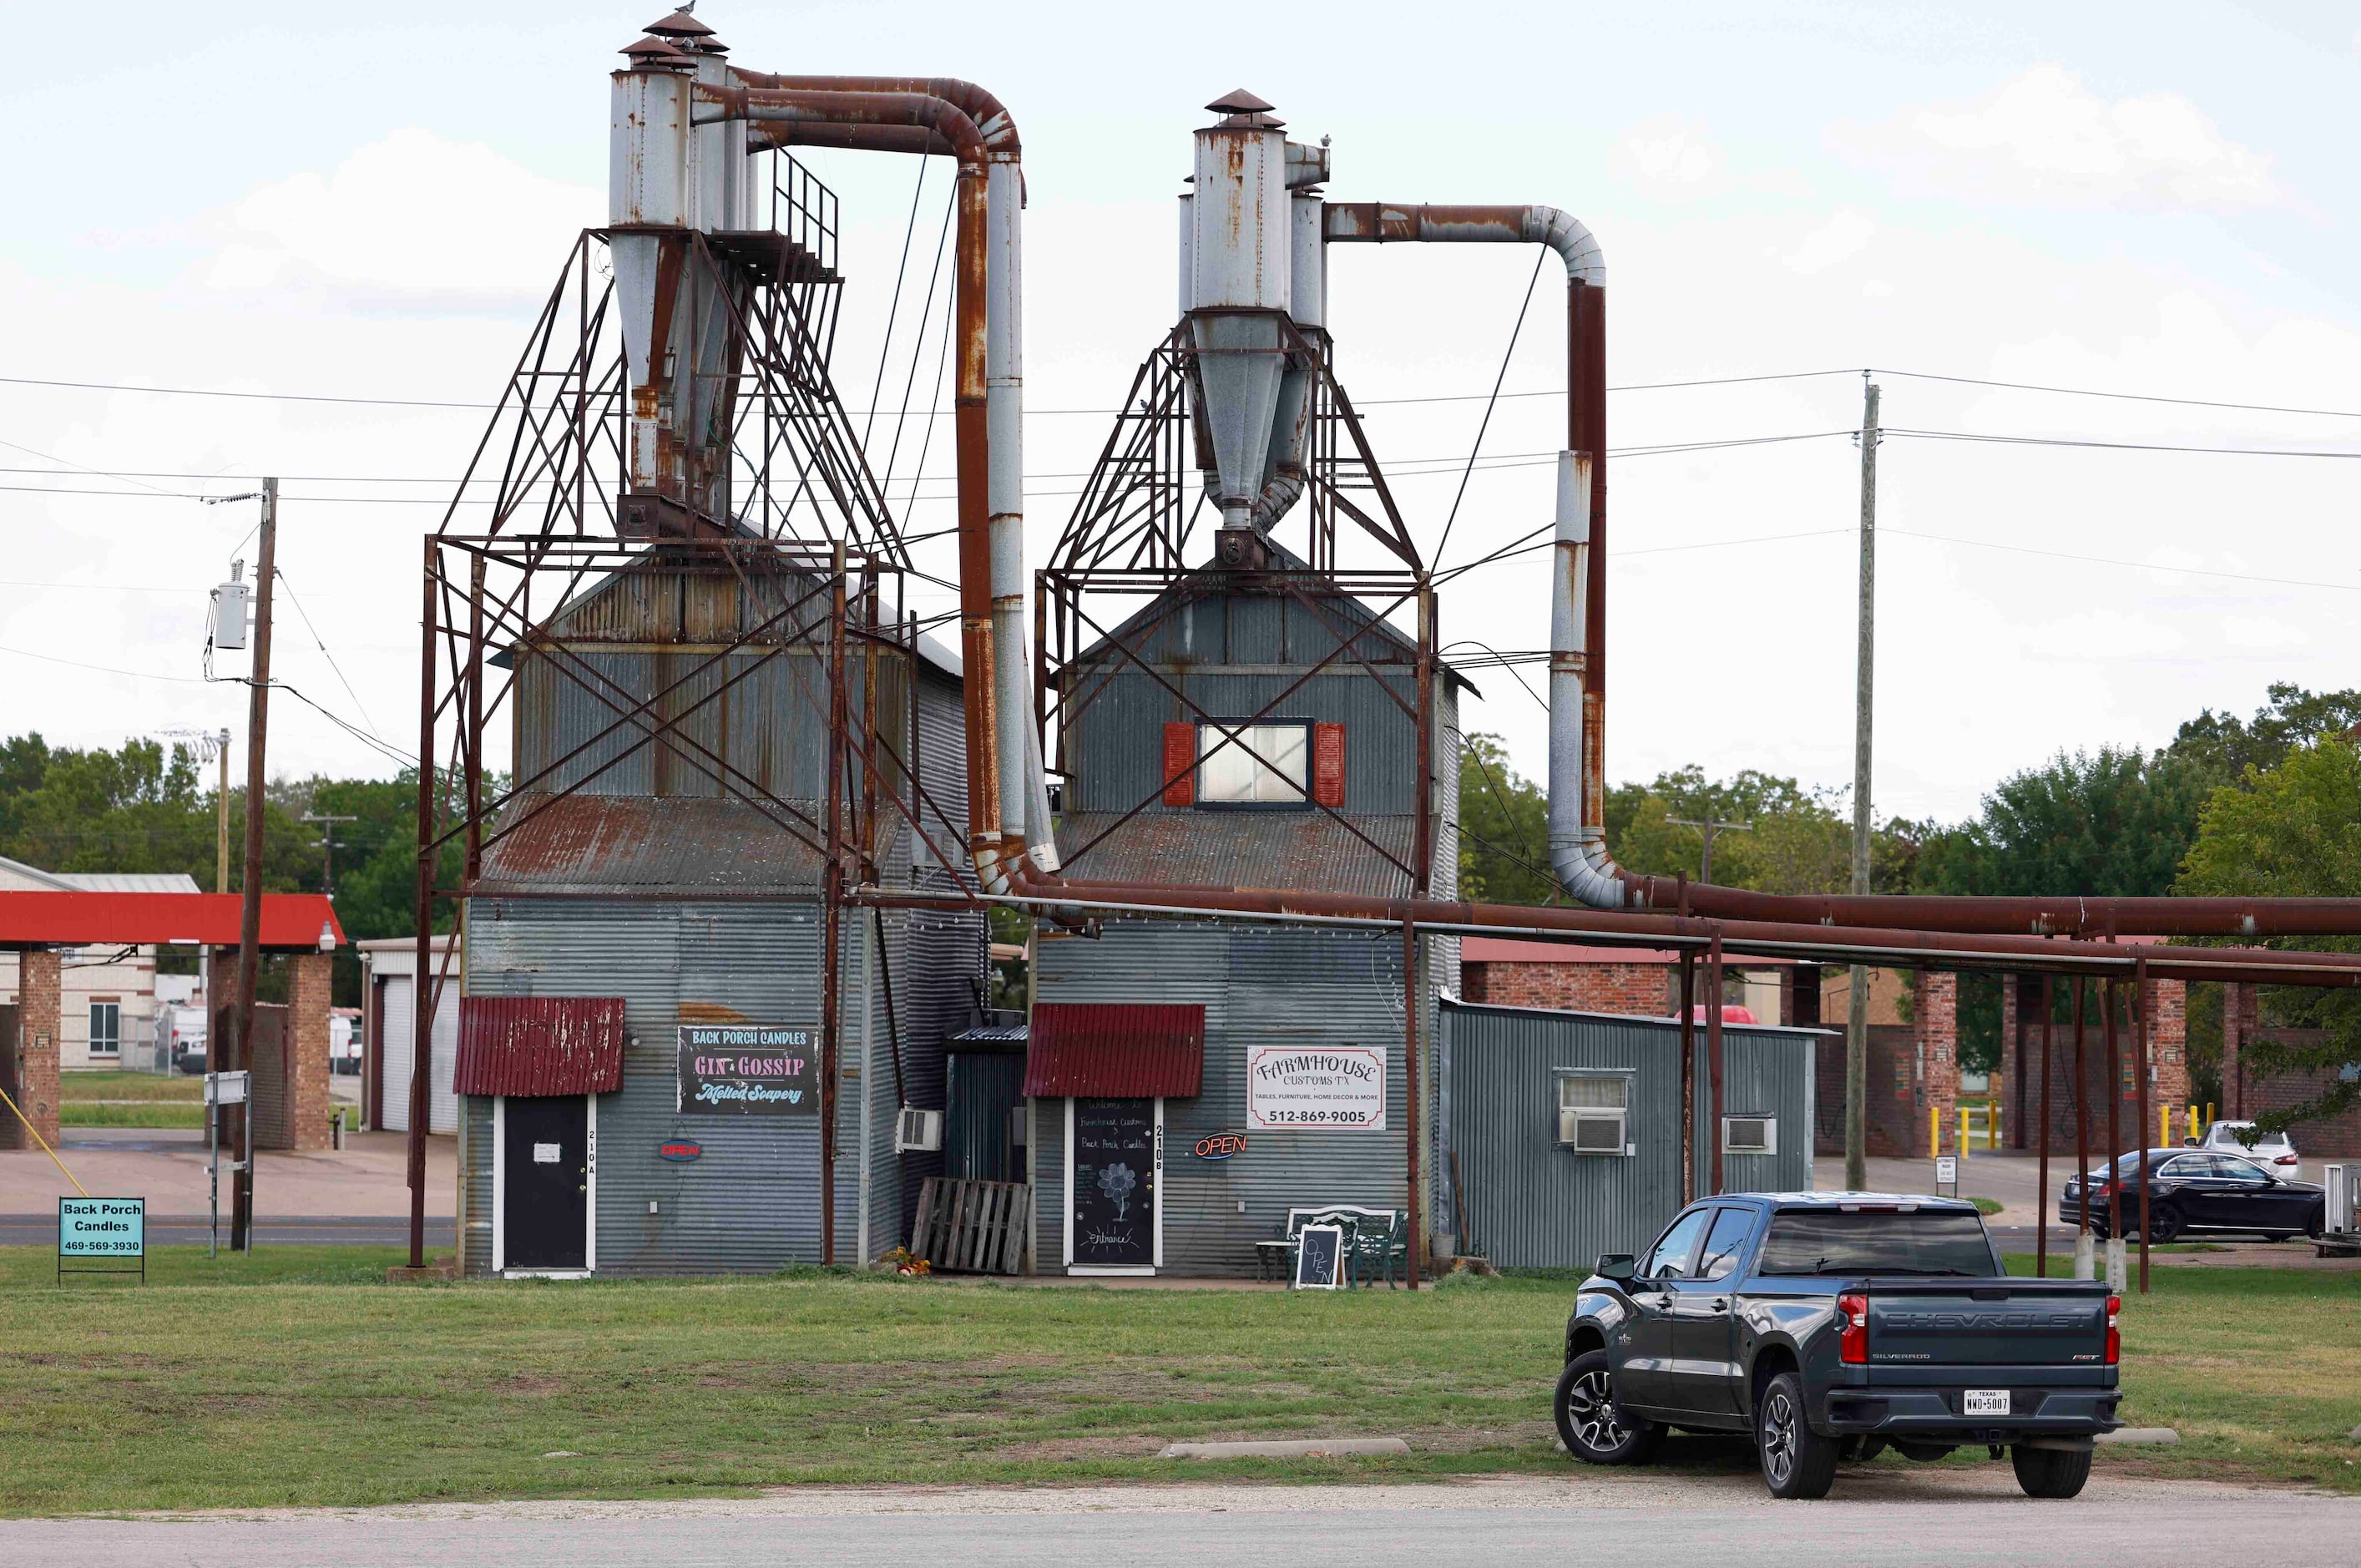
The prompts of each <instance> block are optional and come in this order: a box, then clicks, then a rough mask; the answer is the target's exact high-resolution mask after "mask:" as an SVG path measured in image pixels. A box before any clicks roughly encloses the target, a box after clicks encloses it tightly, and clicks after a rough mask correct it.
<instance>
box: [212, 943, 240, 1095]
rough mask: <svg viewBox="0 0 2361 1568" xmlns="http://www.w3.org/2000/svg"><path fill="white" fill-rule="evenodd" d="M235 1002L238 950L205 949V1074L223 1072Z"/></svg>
mask: <svg viewBox="0 0 2361 1568" xmlns="http://www.w3.org/2000/svg"><path fill="white" fill-rule="evenodd" d="M236 1001H237V949H236V948H206V949H205V1070H206V1071H208V1072H221V1071H224V1070H225V1066H224V1063H223V1061H222V1052H223V1050H224V1049H225V1048H226V1047H227V1046H228V1043H229V1032H230V1027H231V1025H230V1010H231V1009H232V1008H233V1007H234V1006H236Z"/></svg>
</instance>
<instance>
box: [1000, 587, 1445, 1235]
mask: <svg viewBox="0 0 2361 1568" xmlns="http://www.w3.org/2000/svg"><path fill="white" fill-rule="evenodd" d="M1346 641H1349V643H1350V645H1351V648H1350V652H1349V653H1348V654H1347V655H1346V656H1345V657H1343V658H1339V659H1337V660H1336V662H1334V663H1329V664H1327V665H1326V667H1325V668H1323V669H1319V670H1318V673H1312V672H1313V671H1314V669H1315V667H1316V666H1320V665H1321V664H1322V662H1323V660H1327V659H1328V658H1330V656H1331V655H1332V654H1334V653H1335V652H1337V650H1338V647H1339V644H1340V642H1346ZM1416 672H1417V644H1416V642H1415V641H1414V640H1413V639H1412V638H1411V637H1410V636H1409V635H1407V634H1405V633H1404V632H1402V631H1401V630H1398V629H1396V628H1395V627H1393V626H1391V625H1389V624H1388V623H1386V622H1385V621H1383V620H1379V619H1378V617H1377V616H1376V615H1375V614H1373V613H1372V612H1371V611H1370V609H1368V608H1367V605H1365V604H1364V603H1363V602H1362V601H1361V600H1360V599H1358V598H1354V597H1352V596H1350V595H1347V594H1344V593H1340V592H1336V591H1334V590H1333V589H1328V588H1323V587H1321V586H1319V585H1318V584H1317V583H1307V582H1306V581H1305V579H1304V578H1303V577H1302V576H1297V577H1295V578H1294V579H1293V580H1292V583H1291V585H1290V586H1289V587H1279V586H1276V585H1275V584H1273V583H1272V582H1271V581H1270V580H1268V579H1266V578H1263V577H1260V576H1258V575H1257V574H1254V573H1251V572H1248V573H1228V572H1224V571H1221V570H1218V569H1214V568H1208V569H1206V570H1205V571H1203V572H1201V573H1197V574H1193V575H1191V576H1183V577H1182V578H1180V580H1179V581H1178V582H1176V583H1175V584H1174V585H1173V586H1172V587H1169V588H1168V589H1166V590H1165V591H1164V592H1163V593H1161V594H1160V595H1159V596H1158V597H1156V598H1153V599H1151V600H1149V602H1148V605H1147V607H1146V608H1145V609H1142V610H1141V611H1140V612H1139V613H1138V614H1137V615H1135V616H1133V617H1131V618H1130V619H1129V620H1126V622H1124V623H1123V624H1122V625H1121V626H1119V627H1117V628H1116V629H1115V630H1114V631H1113V632H1112V633H1110V634H1109V635H1108V636H1107V637H1106V638H1105V639H1103V640H1102V641H1100V642H1099V643H1098V644H1096V645H1095V646H1093V647H1092V648H1089V649H1086V650H1084V651H1083V652H1082V653H1081V654H1079V655H1078V656H1077V657H1076V658H1074V659H1073V660H1071V662H1069V663H1066V664H1065V665H1064V666H1063V667H1062V668H1060V669H1059V670H1058V671H1056V672H1055V673H1054V674H1053V675H1052V676H1051V679H1052V680H1053V681H1054V682H1056V683H1057V684H1058V687H1059V703H1060V711H1061V713H1062V714H1063V715H1064V716H1065V717H1064V718H1063V723H1064V727H1065V728H1064V730H1063V734H1062V736H1061V741H1062V745H1061V747H1060V752H1061V755H1062V758H1063V765H1064V769H1065V773H1064V778H1063V784H1062V799H1061V805H1062V806H1063V808H1064V809H1063V811H1062V814H1061V816H1060V822H1059V832H1058V844H1059V850H1060V854H1061V856H1062V858H1063V859H1064V861H1065V865H1066V870H1067V872H1069V873H1070V874H1071V875H1072V876H1074V877H1076V878H1079V879H1084V880H1090V881H1115V882H1147V883H1178V884H1191V885H1240V886H1260V887H1317V888H1323V889H1330V890H1334V891H1339V892H1351V893H1366V894H1384V895H1393V896H1401V895H1406V894H1409V893H1410V892H1411V889H1412V885H1413V878H1412V876H1411V867H1412V866H1413V865H1414V864H1415V859H1414V855H1415V850H1414V846H1417V845H1418V844H1419V843H1420V841H1421V837H1422V836H1421V834H1420V832H1419V824H1418V820H1417V814H1418V812H1419V810H1420V809H1421V807H1422V806H1423V807H1424V809H1425V810H1426V811H1427V812H1428V813H1429V818H1428V822H1427V824H1426V828H1427V831H1426V834H1425V836H1424V837H1425V843H1426V846H1427V850H1428V854H1429V857H1430V859H1429V867H1430V871H1429V876H1430V878H1431V880H1432V883H1433V885H1434V886H1437V887H1443V888H1449V887H1451V886H1453V885H1454V884H1455V877H1456V867H1457V863H1458V849H1457V839H1456V823H1457V820H1458V805H1457V791H1456V781H1457V779H1458V773H1459V770H1458V755H1459V730H1458V701H1457V698H1458V688H1459V686H1460V685H1461V684H1462V682H1461V681H1460V678H1459V677H1458V676H1457V675H1455V674H1453V673H1452V672H1450V671H1449V670H1448V669H1447V668H1444V667H1441V666H1438V668H1437V673H1436V675H1435V679H1434V698H1433V708H1432V723H1433V734H1432V736H1431V737H1430V740H1431V743H1432V758H1433V760H1432V777H1433V787H1432V797H1431V798H1430V799H1428V800H1426V801H1423V802H1422V801H1421V800H1420V799H1419V795H1420V788H1419V784H1418V779H1417V765H1416V758H1417V751H1418V748H1417V744H1416V741H1417V720H1416V718H1415V717H1414V715H1415V714H1416V712H1417V709H1418V692H1417V674H1416ZM1176 694H1178V695H1176ZM1274 699H1280V700H1279V707H1277V708H1276V709H1275V710H1274V711H1273V713H1272V714H1271V715H1270V716H1269V717H1268V718H1265V719H1261V720H1258V721H1257V725H1256V727H1255V729H1253V730H1252V732H1251V733H1250V734H1249V735H1248V736H1247V737H1246V738H1247V740H1249V742H1250V744H1251V745H1252V747H1253V750H1254V751H1257V752H1258V753H1260V759H1259V760H1256V759H1251V758H1242V756H1241V753H1240V751H1239V749H1238V748H1237V747H1235V745H1233V746H1230V747H1228V748H1226V749H1224V748H1223V747H1222V745H1221V742H1222V740H1223V730H1222V726H1221V724H1220V722H1219V721H1220V720H1224V719H1226V720H1229V721H1230V722H1232V723H1236V722H1238V721H1240V720H1243V719H1245V718H1248V717H1249V716H1252V715H1255V714H1257V713H1258V712H1260V711H1261V710H1262V709H1263V708H1264V707H1265V705H1267V704H1269V703H1271V702H1273V700H1274ZM1207 715H1210V716H1212V718H1213V722H1208V721H1207V720H1206V718H1205V717H1204V716H1207ZM1143 799H1145V800H1146V804H1145V805H1142V804H1141V802H1142V801H1143ZM1323 806H1325V807H1328V808H1330V809H1321V807H1323ZM1331 810H1333V811H1334V815H1331ZM1419 952H1420V962H1421V965H1422V970H1423V973H1422V979H1421V984H1420V986H1419V988H1418V998H1419V1000H1418V1008H1419V1015H1420V1020H1421V1022H1420V1026H1419V1038H1420V1042H1421V1079H1422V1083H1421V1087H1420V1094H1419V1096H1418V1101H1419V1105H1418V1116H1419V1120H1420V1123H1421V1129H1420V1132H1419V1134H1418V1135H1421V1136H1422V1147H1423V1148H1424V1149H1425V1151H1426V1155H1425V1157H1426V1160H1427V1167H1426V1168H1427V1169H1428V1171H1429V1172H1432V1171H1433V1151H1434V1149H1435V1148H1436V1147H1437V1146H1438V1141H1437V1139H1436V1138H1435V1129H1436V1122H1435V1112H1434V1106H1435V1099H1434V1075H1433V1039H1434V1020H1435V1016H1436V998H1437V996H1438V995H1439V994H1440V992H1442V991H1444V989H1447V988H1450V987H1452V986H1453V985H1455V983H1456V972H1455V970H1456V963H1457V943H1456V941H1455V939H1451V938H1424V937H1422V938H1420V939H1419ZM1033 976H1034V993H1033V1003H1034V1014H1033V1021H1032V1022H1033V1031H1032V1039H1031V1042H1030V1046H1029V1056H1028V1061H1027V1075H1026V1083H1025V1085H1024V1087H1025V1090H1026V1093H1027V1101H1026V1105H1027V1119H1028V1121H1029V1124H1030V1130H1029V1136H1028V1146H1029V1148H1030V1151H1031V1156H1032V1160H1031V1169H1032V1179H1033V1183H1034V1187H1035V1200H1034V1206H1033V1212H1034V1235H1033V1257H1034V1264H1035V1266H1036V1268H1037V1269H1038V1271H1040V1272H1044V1273H1063V1272H1071V1273H1082V1274H1091V1273H1153V1272H1159V1271H1162V1272H1168V1273H1178V1274H1190V1275H1242V1274H1250V1273H1252V1272H1253V1271H1254V1270H1255V1266H1256V1255H1255V1245H1254V1244H1255V1243H1256V1242H1257V1241H1261V1240H1267V1239H1270V1238H1272V1237H1275V1236H1277V1235H1278V1234H1280V1233H1281V1231H1282V1229H1283V1227H1284V1225H1285V1223H1286V1220H1287V1212H1288V1210H1289V1209H1290V1208H1293V1207H1303V1206H1311V1205H1324V1204H1355V1205H1359V1206H1363V1207H1368V1208H1378V1209H1401V1208H1404V1207H1406V1205H1407V1202H1408V1179H1407V1168H1408V1155H1409V1142H1410V1139H1411V1137H1412V1136H1413V1129H1412V1127H1411V1107H1410V1095H1409V1092H1408V1091H1409V1088H1410V1085H1409V1082H1408V1080H1407V1078H1406V1077H1405V1072H1404V1025H1405V1016H1404V1011H1405V1006H1404V986H1403V953H1402V939H1401V936H1400V932H1399V931H1381V932H1366V933H1365V932H1358V931H1346V930H1336V929H1311V928H1288V927H1252V926H1244V925H1214V924H1210V923H1192V922H1190V921H1187V920H1170V919H1167V920H1157V919H1133V918H1120V919H1109V920H1107V921H1105V922H1104V926H1103V928H1102V934H1101V935H1100V936H1098V937H1097V938H1095V939H1093V938H1089V937H1085V936H1082V935H1077V934H1072V933H1069V932H1065V931H1061V930H1060V929H1059V928H1058V927H1054V926H1049V925H1044V926H1043V927H1042V928H1041V930H1040V931H1039V933H1038V936H1037V938H1036V951H1035V960H1034V964H1033ZM954 1115H955V1116H956V1115H957V1109H956V1107H954ZM1220 1134H1241V1135H1244V1146H1243V1147H1239V1146H1237V1143H1236V1141H1235V1140H1219V1141H1215V1135H1220ZM1077 1172H1079V1173H1080V1175H1079V1177H1078V1175H1077ZM1433 1191H1434V1189H1433V1182H1432V1179H1431V1177H1430V1179H1429V1181H1428V1182H1427V1184H1426V1187H1425V1190H1424V1193H1423V1194H1422V1197H1423V1200H1424V1204H1423V1205H1422V1206H1427V1207H1429V1209H1430V1213H1431V1212H1432V1208H1431V1205H1432V1202H1433Z"/></svg>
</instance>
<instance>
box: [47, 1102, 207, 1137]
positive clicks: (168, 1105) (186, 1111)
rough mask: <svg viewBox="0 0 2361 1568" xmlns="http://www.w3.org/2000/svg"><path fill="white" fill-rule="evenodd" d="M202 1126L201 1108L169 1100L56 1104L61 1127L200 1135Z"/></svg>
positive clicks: (203, 1112)
mask: <svg viewBox="0 0 2361 1568" xmlns="http://www.w3.org/2000/svg"><path fill="white" fill-rule="evenodd" d="M204 1124H205V1108H204V1106H203V1105H202V1104H198V1105H179V1104H175V1103H173V1102H171V1101H169V1100H143V1101H140V1102H137V1103H136V1104H129V1105H124V1104H115V1103H112V1102H92V1101H88V1100H60V1102H58V1125H59V1126H60V1127H192V1128H195V1129H197V1130H199V1131H203V1128H204Z"/></svg>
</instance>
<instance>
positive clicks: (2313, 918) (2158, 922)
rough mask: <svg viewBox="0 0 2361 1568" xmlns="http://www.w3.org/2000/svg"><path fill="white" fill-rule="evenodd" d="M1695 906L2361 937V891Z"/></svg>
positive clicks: (2032, 925)
mask: <svg viewBox="0 0 2361 1568" xmlns="http://www.w3.org/2000/svg"><path fill="white" fill-rule="evenodd" d="M1632 886H1633V890H1634V892H1635V894H1636V895H1637V898H1636V902H1637V903H1638V904H1639V905H1641V906H1642V907H1643V908H1652V909H1653V908H1669V907H1672V906H1673V905H1674V900H1675V895H1676V890H1675V883H1674V880H1673V879H1672V878H1670V877H1638V878H1634V879H1633V883H1632ZM1688 906H1689V908H1690V910H1691V911H1692V912H1693V913H1695V914H1698V915H1705V916H1715V917H1717V918H1720V919H1728V920H1777V921H1794V922H1802V923H1805V924H1808V925H1814V926H1909V927H1919V928H1922V929H1926V930H1938V931H1955V932H1959V933H1960V934H1962V935H1993V936H2012V935H2023V936H2031V937H2081V936H2103V935H2105V934H2106V933H2108V932H2110V931H2113V932H2114V934H2115V935H2117V936H2120V937H2236V938H2244V939H2246V940H2249V941H2253V940H2259V939H2263V938H2272V937H2350V936H2361V899H2351V898H2075V897H2065V898H2049V897H1970V896H1964V895H1955V894H1771V893H1752V892H1749V891H1748V890H1746V889H1744V888H1736V887H1716V886H1712V885H1709V884H1707V883H1694V882H1693V883H1689V884H1688Z"/></svg>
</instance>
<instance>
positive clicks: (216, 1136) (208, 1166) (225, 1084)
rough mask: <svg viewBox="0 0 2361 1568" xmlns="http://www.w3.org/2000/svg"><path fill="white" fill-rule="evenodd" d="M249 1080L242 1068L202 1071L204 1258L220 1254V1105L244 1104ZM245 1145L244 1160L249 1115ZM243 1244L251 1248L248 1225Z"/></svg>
mask: <svg viewBox="0 0 2361 1568" xmlns="http://www.w3.org/2000/svg"><path fill="white" fill-rule="evenodd" d="M253 1082H254V1074H253V1073H251V1072H249V1071H247V1070H245V1069H240V1070H238V1071H236V1072H209V1073H207V1074H205V1175H206V1178H207V1180H208V1185H209V1186H210V1187H211V1188H212V1192H211V1194H210V1197H211V1200H212V1203H213V1220H212V1222H211V1223H210V1224H209V1225H208V1227H207V1229H206V1231H205V1256H206V1257H208V1258H214V1257H218V1256H220V1255H221V1108H222V1107H223V1106H225V1105H243V1104H245V1103H246V1102H247V1098H248V1093H247V1091H248V1090H249V1088H250V1086H251V1085H252V1084H253ZM246 1146H247V1156H246V1159H251V1158H253V1157H254V1155H253V1149H254V1120H253V1118H252V1117H248V1118H247V1124H246ZM246 1159H233V1160H231V1161H230V1162H229V1168H230V1169H231V1170H232V1171H233V1172H235V1171H240V1170H244V1169H245V1168H246ZM246 1246H247V1251H248V1252H249V1253H250V1252H252V1251H253V1250H254V1232H253V1228H252V1227H251V1226H248V1227H247V1237H246Z"/></svg>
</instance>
